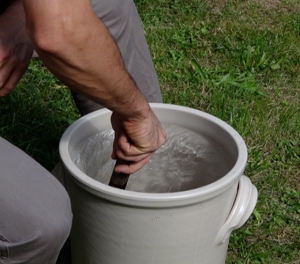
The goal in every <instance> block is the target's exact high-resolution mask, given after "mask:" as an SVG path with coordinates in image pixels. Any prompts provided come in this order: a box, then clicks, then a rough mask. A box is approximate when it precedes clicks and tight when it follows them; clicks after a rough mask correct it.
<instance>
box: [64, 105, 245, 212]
mask: <svg viewBox="0 0 300 264" xmlns="http://www.w3.org/2000/svg"><path fill="white" fill-rule="evenodd" d="M150 106H151V108H152V109H153V111H154V112H155V113H156V115H157V116H158V118H159V119H160V121H161V122H162V123H163V124H164V123H169V124H176V125H180V126H182V127H185V128H188V129H190V130H192V131H195V132H197V133H201V134H203V135H205V136H206V137H209V138H211V139H212V140H214V141H216V142H217V143H218V145H219V147H220V149H222V151H223V152H224V153H225V156H226V158H227V160H228V162H229V163H230V164H231V165H230V169H229V170H228V173H226V174H225V175H223V176H222V177H220V178H219V179H217V180H216V181H214V182H212V183H210V184H208V185H205V186H202V187H199V188H195V189H192V190H187V191H178V192H171V193H143V192H135V191H128V190H120V189H117V188H113V187H110V186H108V185H106V184H103V183H101V182H99V181H97V180H95V179H93V178H92V177H89V176H88V175H86V174H85V173H84V172H83V171H82V170H80V169H79V168H78V167H77V166H76V165H75V164H74V162H73V160H72V153H73V152H74V151H75V150H76V148H77V147H78V145H79V144H80V142H82V141H83V140H84V139H86V138H88V137H90V136H91V135H93V134H96V133H97V132H99V131H102V130H105V129H110V128H111V124H110V116H111V111H110V110H108V109H102V110H98V111H96V112H93V113H90V114H88V115H86V116H84V117H82V118H80V119H79V120H77V121H76V122H74V123H73V124H72V125H71V126H70V127H69V128H68V129H67V130H66V131H65V133H64V134H63V136H62V138H61V140H60V144H59V152H60V156H61V159H62V162H63V164H64V166H65V168H66V170H67V171H68V172H69V174H70V175H71V178H72V180H73V181H75V183H76V184H78V185H79V186H80V187H81V188H83V189H85V190H86V191H88V192H90V193H92V194H94V195H97V196H100V197H102V198H105V199H109V200H112V201H117V202H122V203H127V204H132V203H134V204H136V203H139V204H144V203H147V205H149V204H153V205H155V204H156V205H159V206H164V205H165V206H167V205H169V204H170V203H173V202H174V203H177V205H178V204H180V203H181V204H185V203H186V201H189V203H190V202H191V200H195V201H196V200H197V201H199V200H206V199H210V198H212V197H215V196H217V195H218V194H220V193H222V192H224V191H225V190H226V189H228V188H230V187H231V186H232V185H233V184H235V183H236V182H237V181H238V179H239V178H240V177H241V176H242V174H243V172H244V169H245V166H246V163H247V148H246V145H245V143H244V140H243V139H242V137H241V136H240V135H239V134H238V132H237V131H236V130H234V129H233V128H232V127H231V126H229V125H228V124H227V123H225V122H224V121H222V120H220V119H218V118H216V117H214V116H212V115H210V114H207V113H204V112H202V111H199V110H195V109H191V108H188V107H183V106H177V105H170V104H159V103H151V104H150Z"/></svg>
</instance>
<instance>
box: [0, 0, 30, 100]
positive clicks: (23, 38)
mask: <svg viewBox="0 0 300 264" xmlns="http://www.w3.org/2000/svg"><path fill="white" fill-rule="evenodd" d="M8 3H9V4H10V5H9V6H8ZM1 7H3V13H2V14H1V15H0V97H3V96H5V95H7V94H8V93H9V92H11V91H12V90H13V89H14V88H15V87H16V85H17V84H18V82H19V80H20V79H21V77H22V76H23V74H24V73H25V71H26V69H27V67H28V64H29V62H30V59H31V56H32V53H33V46H32V44H31V40H30V39H29V37H28V35H27V32H26V27H25V23H26V21H25V13H24V8H23V5H22V2H21V1H7V5H5V6H4V5H2V6H1ZM4 7H5V8H4ZM4 9H5V11H4Z"/></svg>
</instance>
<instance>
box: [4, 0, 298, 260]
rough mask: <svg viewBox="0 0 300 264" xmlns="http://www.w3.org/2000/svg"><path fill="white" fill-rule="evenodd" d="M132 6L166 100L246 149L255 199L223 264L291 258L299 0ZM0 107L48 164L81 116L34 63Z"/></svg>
mask: <svg viewBox="0 0 300 264" xmlns="http://www.w3.org/2000/svg"><path fill="white" fill-rule="evenodd" d="M135 3H136V5H137V8H138V10H139V13H140V15H141V18H142V22H143V25H144V29H145V33H146V37H147V40H148V43H149V47H150V51H151V54H152V57H153V61H154V64H155V67H156V70H157V74H158V77H159V81H160V85H161V89H162V93H163V98H164V101H165V103H172V104H178V105H185V106H189V107H192V108H196V109H199V110H202V111H205V112H208V113H210V114H213V115H215V116H217V117H219V118H221V119H222V120H224V121H226V122H227V123H228V124H230V125H231V126H233V127H234V128H235V129H236V130H237V131H238V132H239V133H240V134H241V135H242V137H243V138H244V140H245V142H246V145H247V147H248V152H249V161H248V165H247V168H246V171H245V175H247V176H248V177H249V178H250V179H251V181H252V182H253V183H254V184H255V185H256V187H257V189H258V191H259V198H258V203H257V206H256V209H255V211H254V213H253V215H252V216H251V217H250V219H249V221H248V222H247V223H246V225H245V226H243V227H242V228H240V229H239V230H237V231H235V232H234V233H233V234H232V235H231V238H230V244H229V249H228V258H227V262H226V263H227V264H229V263H234V264H242V263H243V264H244V263H251V264H255V263H270V264H271V263H274V264H275V263H276V264H281V263H282V264H283V263H285V264H288V263H289V264H292V263H293V264H297V263H298V264H299V263H300V253H299V251H300V250H299V249H300V225H299V220H300V181H299V178H300V139H299V134H300V133H299V131H300V93H299V84H300V46H299V43H300V2H299V0H286V1H283V0H281V1H280V0H248V1H246V0H243V1H242V0H240V1H238V0H235V1H234V0H228V1H225V0H215V1H214V0H211V1H204V0H190V1H183V0H173V1H171V0H168V1H167V0H156V1H154V0H147V1H146V0H135ZM0 113H1V116H0V135H1V136H2V137H4V138H6V139H8V140H10V141H11V142H13V143H14V144H15V145H17V146H19V147H20V148H22V149H23V150H24V151H25V152H27V153H28V154H29V155H31V156H32V157H34V158H35V159H36V160H38V161H39V162H40V163H41V164H42V165H44V166H45V167H46V168H47V169H49V170H51V169H52V168H53V167H54V165H55V164H56V162H57V161H58V160H59V156H58V151H57V147H58V142H59V139H60V136H61V134H62V133H63V131H64V130H65V129H66V128H67V126H68V125H69V124H71V123H72V122H74V121H75V120H76V119H77V118H78V117H79V114H78V112H77V110H76V108H75V105H74V103H73V101H72V99H71V96H70V93H69V91H68V89H67V88H66V87H65V86H64V85H63V84H61V83H60V82H59V81H58V80H57V79H55V78H54V77H53V76H52V75H51V74H50V73H49V72H48V71H47V70H46V69H45V68H44V67H43V65H42V63H41V62H40V61H39V60H33V61H32V62H31V64H30V67H29V69H28V71H27V73H26V75H25V76H24V78H23V79H22V81H21V82H20V83H19V85H18V88H17V89H16V90H15V91H14V92H12V93H11V94H10V95H9V96H7V97H6V98H3V99H1V104H0ZM65 252H67V250H65V251H64V254H66V253H65ZM64 254H63V255H64ZM65 259H66V258H64V256H61V259H60V260H59V262H58V264H68V261H67V260H65ZM166 264H167V263H166ZM212 264H213V263H212Z"/></svg>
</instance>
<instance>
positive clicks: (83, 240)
mask: <svg viewBox="0 0 300 264" xmlns="http://www.w3.org/2000/svg"><path fill="white" fill-rule="evenodd" d="M151 107H152V109H153V110H154V112H155V113H156V115H157V116H158V118H159V119H160V121H161V122H162V123H163V124H164V123H169V124H170V123H171V124H176V125H180V126H182V127H185V128H187V129H190V130H192V131H195V132H197V133H199V134H201V135H203V136H205V137H207V138H209V139H211V140H213V141H214V142H215V144H216V145H217V146H218V148H219V149H220V151H222V152H223V153H224V155H225V156H226V162H228V164H230V167H231V169H230V170H229V172H228V173H227V174H226V175H220V178H219V179H218V180H216V181H214V182H213V183H211V184H208V185H206V186H203V187H200V188H195V189H192V190H188V191H181V192H174V193H140V192H133V191H126V190H119V189H116V188H113V187H109V186H107V185H105V184H102V183H100V182H99V181H96V180H94V179H92V178H91V177H89V176H88V175H86V174H85V173H84V172H82V171H81V170H79V169H78V168H77V167H76V166H75V164H74V163H73V161H72V158H71V156H72V153H74V151H76V148H77V147H78V145H79V144H80V143H81V142H82V141H83V140H85V139H86V138H88V137H90V136H92V135H94V134H96V133H98V132H99V131H102V130H105V129H110V128H111V124H110V116H111V112H110V111H109V110H107V109H103V110H99V111H97V112H94V113H91V114H89V115H86V116H84V117H82V118H81V119H79V120H78V121H76V122H75V123H74V124H73V125H71V126H70V127H69V128H68V129H67V130H66V132H65V133H64V135H63V136H62V138H61V141H60V156H61V159H62V162H63V164H64V167H65V174H66V180H67V189H68V192H69V194H70V197H71V202H72V208H73V214H74V220H73V228H72V233H71V247H72V260H73V263H74V264H83V263H84V264H85V263H86V264H90V263H92V264H183V263H184V264H199V263H201V264H223V263H225V260H226V254H227V247H228V241H229V236H230V233H231V232H232V231H233V230H235V229H237V228H239V227H240V226H241V225H243V224H244V223H245V222H246V220H247V219H248V217H249V216H250V214H251V213H252V211H253V209H254V207H255V204H256V201H257V190H256V188H255V186H254V185H253V184H252V183H251V181H250V180H249V178H248V177H246V176H244V175H243V173H244V169H245V166H246V163H247V148H246V146H245V143H244V141H243V139H242V138H241V136H240V135H239V134H238V133H237V132H236V131H235V130H234V129H233V128H232V127H230V126H229V125H228V124H226V123H225V122H223V121H221V120H220V119H218V118H216V117H214V116H211V115H209V114H207V113H204V112H201V111H198V110H194V109H191V108H187V107H182V106H176V105H167V104H151ZM162 173H163V171H162ZM199 177H200V175H199Z"/></svg>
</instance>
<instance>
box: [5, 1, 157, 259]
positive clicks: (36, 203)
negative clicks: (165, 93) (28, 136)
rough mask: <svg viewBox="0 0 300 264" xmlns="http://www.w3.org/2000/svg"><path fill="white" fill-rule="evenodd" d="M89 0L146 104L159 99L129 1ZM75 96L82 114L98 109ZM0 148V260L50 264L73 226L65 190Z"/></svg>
mask: <svg viewBox="0 0 300 264" xmlns="http://www.w3.org/2000/svg"><path fill="white" fill-rule="evenodd" d="M91 2H92V5H93V9H94V10H95V12H96V13H97V15H98V17H99V18H100V19H101V20H102V21H103V22H104V23H105V25H106V26H107V28H108V29H109V31H110V33H111V35H112V36H113V38H114V39H115V41H116V43H117V45H118V47H119V49H120V51H121V55H122V57H123V60H124V64H125V66H126V68H127V70H128V71H129V73H130V74H131V76H132V77H133V79H134V80H135V82H136V83H137V85H138V87H139V88H140V90H141V91H142V93H143V94H144V95H145V97H146V98H147V100H148V101H149V102H162V99H161V93H160V90H159V85H158V81H157V77H156V73H155V70H154V67H153V64H152V60H151V57H150V53H149V50H148V46H147V43H146V40H145V37H144V32H143V28H142V25H141V21H140V18H139V15H138V13H137V10H136V8H135V6H134V3H133V1H132V0H106V1H105V0H91ZM99 48H101V47H99ZM99 60H101V58H99ZM73 96H74V99H75V102H76V104H77V106H78V108H79V110H80V112H81V114H82V115H84V114H87V113H89V112H92V111H94V110H97V109H99V108H101V106H100V105H97V104H95V103H93V102H92V101H90V100H88V99H86V98H84V97H82V96H80V95H77V94H74V95H73ZM0 150H1V151H0V264H4V263H5V264H17V263H26V264H54V263H55V262H56V259H57V256H58V254H59V251H60V249H61V248H62V246H63V244H64V242H65V241H66V239H67V237H68V236H69V233H70V228H71V222H72V213H71V206H70V201H69V197H68V195H67V192H66V190H65V189H64V187H63V186H62V185H61V184H60V183H59V182H58V181H57V180H56V179H55V178H54V177H53V176H52V175H51V174H50V173H49V172H48V171H46V170H45V169H44V168H43V167H42V166H41V165H39V164H38V163H37V162H35V161H34V160H33V159H32V158H30V157H29V156H28V155H26V154H25V153H24V152H23V151H21V150H20V149H18V148H16V147H15V146H13V145H12V144H10V143H9V142H7V141H6V140H4V139H3V138H1V137H0Z"/></svg>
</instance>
